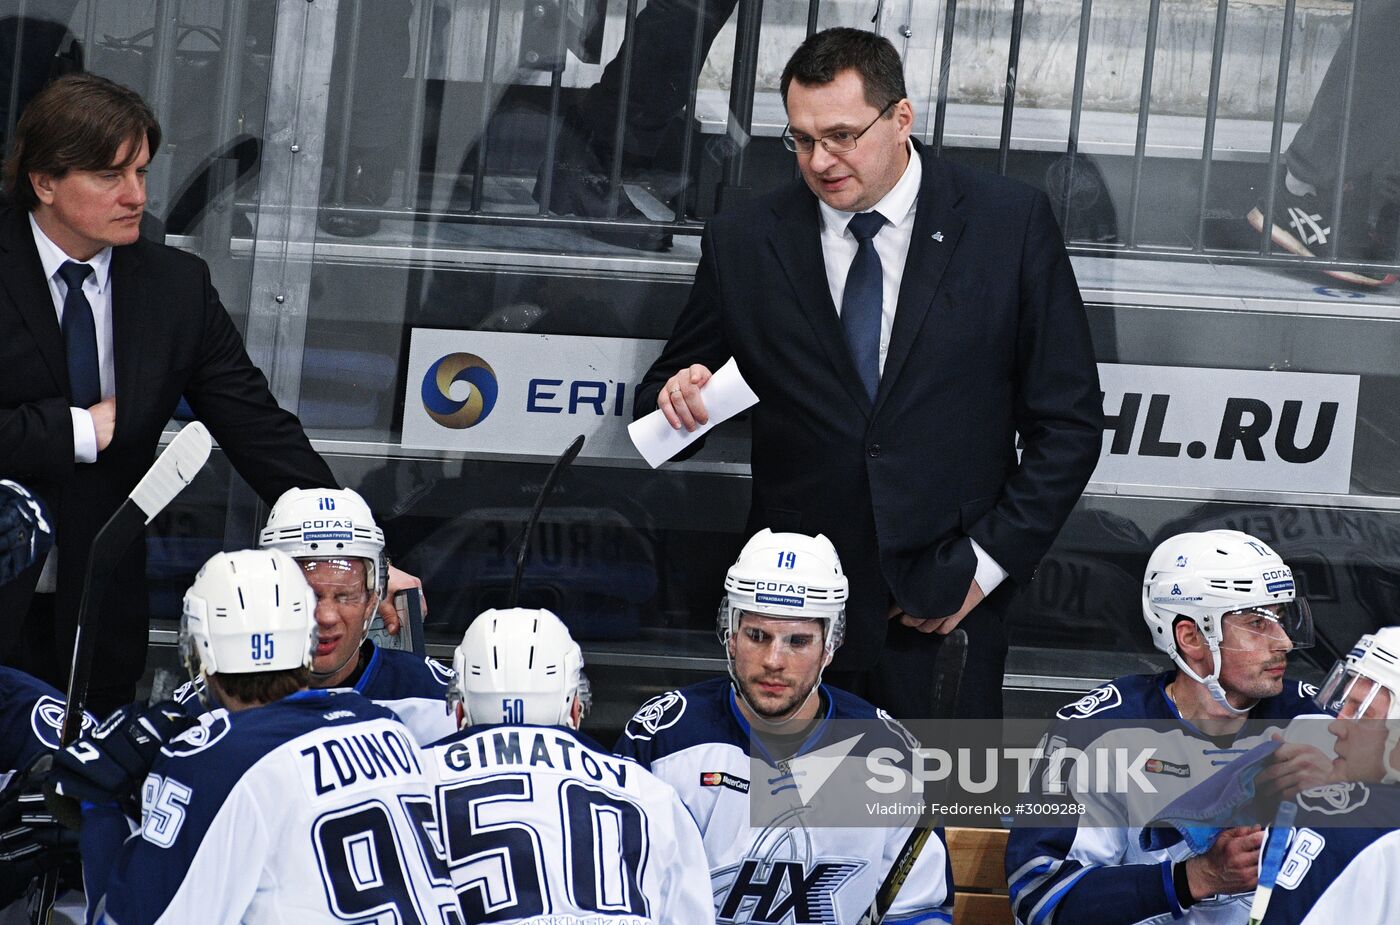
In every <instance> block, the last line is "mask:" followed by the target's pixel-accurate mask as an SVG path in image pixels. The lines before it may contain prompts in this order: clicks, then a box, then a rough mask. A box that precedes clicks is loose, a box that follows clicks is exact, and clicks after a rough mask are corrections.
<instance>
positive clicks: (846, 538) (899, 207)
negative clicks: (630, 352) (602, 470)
mask: <svg viewBox="0 0 1400 925" xmlns="http://www.w3.org/2000/svg"><path fill="white" fill-rule="evenodd" d="M782 90H783V99H784V102H785V104H786V107H787V115H788V120H789V126H788V129H787V130H786V131H785V132H784V142H785V143H786V144H787V147H788V148H789V150H791V151H793V152H794V153H795V154H796V158H797V166H798V168H799V171H800V173H801V175H802V176H801V180H795V181H793V182H792V183H790V184H787V185H785V186H783V187H781V188H779V189H777V190H775V191H773V192H771V193H769V194H768V195H766V196H763V197H760V198H758V199H755V200H753V201H751V202H748V203H744V204H743V205H741V206H739V207H738V208H735V209H732V210H730V211H727V212H725V213H723V214H721V215H718V216H716V217H715V218H713V219H712V220H711V221H710V223H709V225H708V227H707V228H706V231H705V235H704V239H703V244H702V252H701V258H700V265H699V267H698V268H697V270H696V274H695V283H694V287H693V288H692V290H691V295H690V299H689V302H688V303H687V305H686V307H685V309H684V310H683V311H682V313H681V315H680V317H679V318H678V320H677V322H676V326H675V329H674V330H673V332H672V334H671V338H670V340H669V341H668V342H667V345H666V348H665V350H664V351H663V353H662V355H661V356H660V358H658V360H657V361H656V363H655V364H653V365H652V367H651V369H650V370H649V371H648V373H647V375H646V377H645V379H644V380H643V383H642V386H641V387H640V388H639V390H638V392H637V401H636V412H637V414H639V415H640V414H644V413H647V412H649V411H651V410H653V409H655V408H658V407H659V408H660V409H661V411H662V412H663V413H664V414H665V415H666V417H667V418H668V420H669V421H670V422H671V424H672V426H674V427H678V428H679V427H685V428H688V429H693V428H694V426H695V425H696V423H697V422H704V421H705V420H706V411H705V403H704V400H703V398H702V395H701V388H702V387H703V386H704V385H705V383H706V382H707V381H708V379H709V377H710V371H711V370H713V369H717V368H718V367H719V366H720V365H721V364H723V363H724V362H725V361H727V360H728V359H729V358H730V357H734V358H735V359H736V360H737V361H738V366H739V369H740V371H741V372H742V373H743V375H744V377H745V379H747V381H748V382H749V384H750V385H751V386H752V387H753V389H754V391H755V392H756V393H757V395H758V397H759V404H758V406H757V407H756V408H755V409H754V416H753V455H752V468H753V501H752V506H751V508H750V514H749V524H748V529H749V531H750V532H753V531H756V530H758V529H760V528H763V527H769V528H771V529H773V530H782V531H800V532H803V533H824V534H826V535H827V536H828V537H829V538H830V539H831V541H832V542H833V543H834V544H835V545H836V548H837V549H839V550H841V558H842V560H843V562H845V564H846V573H847V575H848V576H849V577H850V580H851V597H850V604H849V607H848V616H847V619H848V621H849V625H850V630H849V632H848V635H847V643H846V646H845V647H844V648H843V650H842V653H841V655H840V656H839V657H838V660H837V662H836V663H835V664H834V665H833V666H832V667H833V669H835V670H836V672H837V673H836V674H833V678H834V679H836V681H837V683H839V684H840V685H841V686H843V687H846V688H847V689H850V690H854V691H855V692H856V693H858V694H860V695H861V696H864V697H866V699H868V700H870V701H871V702H872V703H874V704H876V705H877V706H882V707H885V708H886V709H888V710H889V711H890V712H892V713H894V714H895V715H896V716H900V717H905V718H909V717H917V716H926V715H928V713H929V712H930V711H931V709H932V705H931V703H932V696H931V694H932V691H931V688H932V683H931V677H930V676H931V668H932V663H933V658H934V655H935V654H936V653H937V651H938V648H939V646H940V644H941V642H942V639H943V638H944V637H945V636H946V634H947V633H950V632H951V631H952V630H953V629H954V628H955V627H957V626H959V625H961V626H963V627H964V628H965V629H966V631H967V633H968V637H969V657H968V663H967V669H966V673H965V675H964V683H963V688H962V695H961V697H960V702H959V705H958V707H957V713H958V715H960V716H1000V715H1001V681H1002V674H1003V669H1004V664H1005V657H1006V648H1007V641H1006V635H1005V632H1004V630H1003V628H1002V614H1003V613H1004V611H1005V608H1006V604H1007V601H1008V599H1009V596H1010V588H1008V587H1005V586H1004V585H1003V579H1005V578H1007V577H1008V576H1009V577H1010V578H1012V579H1013V580H1015V581H1020V582H1024V581H1027V580H1029V579H1030V578H1031V576H1032V573H1033V571H1034V569H1035V566H1036V563H1037V562H1038V561H1039V560H1040V558H1041V556H1042V555H1044V553H1045V551H1046V549H1047V548H1048V547H1049V546H1050V543H1051V542H1052V540H1053V539H1054V537H1055V534H1056V533H1057V532H1058V531H1059V529H1060V527H1061V525H1062V524H1063V523H1064V520H1065V518H1066V517H1067V516H1068V514H1069V512H1070V509H1071V508H1072V507H1073V506H1074V504H1075V501H1076V500H1077V499H1078V497H1079V494H1080V492H1081V491H1082V490H1083V488H1084V485H1085V484H1086V483H1087V481H1088V479H1089V476H1090V473H1091V472H1092V471H1093V468H1094V465H1095V463H1096V461H1097V458H1098V455H1099V451H1100V444H1101V439H1102V438H1101V434H1102V426H1103V421H1102V417H1103V411H1102V405H1101V399H1100V396H1099V385H1098V375H1097V371H1096V368H1095V365H1094V356H1093V348H1092V345H1091V343H1090V339H1089V329H1088V323H1087V321H1086V319H1085V314H1084V306H1083V303H1082V301H1081V300H1080V296H1079V290H1078V286H1077V284H1076V283H1075V279H1074V272H1073V270H1072V269H1071V267H1070V262H1069V257H1068V255H1067V254H1066V253H1065V247H1064V242H1063V239H1062V238H1061V235H1060V231H1059V229H1058V227H1057V226H1056V224H1055V221H1054V218H1053V217H1052V215H1051V211H1050V203H1049V200H1048V199H1047V198H1046V196H1045V195H1044V194H1043V193H1041V192H1038V191H1036V190H1034V189H1031V188H1029V187H1026V186H1024V185H1022V184H1019V183H1016V182H1013V181H1010V180H1007V179H1004V178H1001V177H997V176H994V175H991V174H988V173H986V172H983V171H979V170H974V169H970V168H966V167H962V166H959V165H956V164H952V163H949V162H946V161H943V160H940V159H938V158H935V157H934V156H933V155H932V153H931V152H930V151H929V150H928V149H926V148H924V147H923V146H922V145H920V144H918V143H917V142H915V141H913V140H912V139H911V138H910V134H911V130H912V128H913V125H914V109H913V106H912V105H911V104H910V102H909V100H908V99H907V98H906V93H905V89H904V74H903V66H902V64H901V62H900V60H899V54H898V52H896V51H895V49H894V47H893V46H892V45H891V44H890V43H889V42H888V41H886V40H885V39H883V38H881V37H880V36H878V35H875V34H873V33H869V32H864V31H861V30H856V29H845V28H838V29H829V30H826V31H824V32H819V33H816V34H815V35H813V36H811V37H810V38H808V39H807V40H806V41H805V42H804V43H803V44H802V45H801V46H800V47H799V48H798V49H797V51H796V52H795V53H794V54H793V56H792V58H791V60H789V62H788V64H787V67H786V68H785V70H784V73H783V78H782ZM1018 435H1019V436H1020V438H1021V440H1022V441H1023V443H1024V448H1023V450H1022V452H1021V454H1020V457H1019V459H1018V457H1017V451H1016V438H1017V436H1018Z"/></svg>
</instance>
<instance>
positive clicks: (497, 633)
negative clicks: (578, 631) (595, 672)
mask: <svg viewBox="0 0 1400 925" xmlns="http://www.w3.org/2000/svg"><path fill="white" fill-rule="evenodd" d="M453 664H454V666H455V667H456V669H457V676H456V680H455V681H454V682H453V685H452V692H451V703H452V705H453V713H454V715H455V717H456V719H457V721H458V722H459V723H460V724H461V730H460V731H459V732H457V733H455V734H453V735H451V736H448V737H447V738H445V739H443V740H441V741H440V742H437V743H435V744H433V745H432V746H430V747H429V748H427V749H426V750H425V752H424V756H425V763H426V764H428V765H429V766H430V767H431V768H433V769H434V771H435V773H436V775H437V777H438V780H439V785H438V788H437V814H438V816H437V818H438V825H439V831H440V832H441V840H442V842H443V844H444V845H445V846H446V850H447V863H448V865H449V866H450V868H451V870H452V882H453V886H454V888H455V889H456V890H457V893H458V896H459V899H460V901H461V911H462V916H463V919H464V920H465V921H467V922H484V921H491V922H500V923H508V922H523V921H537V920H540V917H541V916H547V917H549V918H550V920H551V921H555V920H556V917H557V920H558V921H561V922H562V921H570V922H582V921H589V922H603V921H611V920H617V921H619V922H623V921H625V922H628V923H632V925H647V923H656V925H692V923H702V925H703V923H712V922H713V921H714V909H713V906H712V904H711V902H710V894H709V889H708V887H707V884H708V882H709V881H708V878H707V876H706V873H707V867H706V864H705V851H704V848H703V846H702V845H701V843H700V834H699V832H698V831H696V828H695V822H694V820H692V819H691V818H690V815H689V814H688V813H687V812H686V810H685V807H684V806H682V805H681V802H680V799H679V798H678V797H677V796H676V792H675V790H673V789H672V788H671V786H670V785H669V784H666V783H663V782H662V781H660V780H658V779H657V778H656V777H654V776H653V775H652V774H650V773H648V772H647V771H645V770H643V769H642V768H640V767H638V766H637V765H636V764H635V763H634V762H631V761H626V760H624V759H621V758H618V757H617V756H615V755H610V754H608V753H607V752H606V751H604V750H603V749H601V748H599V747H598V746H597V745H596V744H594V743H593V741H592V740H591V739H589V738H587V737H586V736H584V735H582V734H581V733H580V732H578V727H579V723H580V722H581V720H582V718H583V715H584V713H585V712H586V708H587V700H588V690H587V680H586V678H584V676H583V655H582V653H581V652H580V651H579V647H578V644H577V643H575V642H574V640H573V639H572V638H571V637H570V636H569V631H568V629H567V628H566V627H565V626H564V624H563V623H562V622H561V621H560V620H559V618H558V617H556V616H555V615H554V614H553V613H551V612H549V611H548V610H527V609H525V608H510V609H506V610H488V611H486V612H485V613H483V614H481V615H480V616H478V617H477V618H476V620H474V621H473V622H472V625H471V626H470V627H468V628H467V632H466V635H465V636H464V637H463V638H462V643H461V645H459V646H458V647H457V651H456V653H455V655H454V657H453Z"/></svg>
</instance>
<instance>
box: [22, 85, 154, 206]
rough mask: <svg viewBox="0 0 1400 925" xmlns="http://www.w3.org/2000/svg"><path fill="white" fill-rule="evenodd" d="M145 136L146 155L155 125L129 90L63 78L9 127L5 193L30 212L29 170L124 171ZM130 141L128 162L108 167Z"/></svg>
mask: <svg viewBox="0 0 1400 925" xmlns="http://www.w3.org/2000/svg"><path fill="white" fill-rule="evenodd" d="M143 136H144V137H145V139H146V144H147V145H148V146H149V148H150V154H151V156H152V157H155V154H156V150H157V149H159V148H160V125H159V124H158V123H157V122H156V117H155V115H154V114H153V113H152V112H151V108H150V107H149V106H147V105H146V102H145V101H144V100H142V99H141V97H140V96H139V95H138V94H137V93H136V91H134V90H129V89H127V88H126V87H123V86H122V85H121V84H117V83H113V82H112V81H110V80H108V79H107V78H105V77H98V76H97V75H96V74H68V75H65V76H63V77H60V78H58V79H57V80H55V81H53V82H52V83H50V84H49V85H48V86H46V87H45V88H44V89H42V90H40V91H39V93H38V95H37V96H35V97H34V99H32V100H30V102H29V105H28V106H26V107H25V110H24V113H23V115H21V116H20V119H19V124H18V125H16V126H15V144H14V149H13V150H12V152H11V154H10V157H9V159H8V160H7V161H6V162H5V192H6V193H7V194H8V195H9V197H10V201H11V202H13V203H14V204H15V205H17V206H19V207H20V208H21V209H24V210H25V211H28V212H32V211H34V209H35V208H37V207H38V205H39V198H38V196H36V195H35V193H34V186H33V184H31V183H30V182H29V174H30V173H32V172H38V173H46V174H50V175H52V176H55V177H62V176H65V175H66V174H67V173H68V172H69V171H70V170H106V169H107V168H108V167H126V166H129V164H130V163H131V161H134V160H135V159H136V155H137V152H138V150H139V149H140V139H141V138H142V137H143ZM127 142H132V145H131V153H130V159H129V160H128V161H127V162H126V163H123V164H116V163H114V162H115V161H116V159H117V152H118V151H120V150H121V147H122V145H124V144H126V143H127Z"/></svg>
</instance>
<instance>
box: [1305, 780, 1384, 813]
mask: <svg viewBox="0 0 1400 925" xmlns="http://www.w3.org/2000/svg"><path fill="white" fill-rule="evenodd" d="M1294 799H1295V800H1296V801H1297V803H1298V808H1299V809H1301V810H1303V811H1305V812H1307V811H1312V812H1315V813H1322V814H1323V815H1324V816H1340V815H1343V814H1344V813H1349V812H1351V811H1352V810H1355V809H1360V808H1361V807H1363V806H1365V805H1366V803H1367V801H1369V800H1370V799H1371V788H1369V787H1367V786H1366V785H1365V784H1362V783H1357V782H1355V781H1353V782H1351V783H1346V784H1324V785H1323V786H1321V787H1314V788H1312V789H1311V790H1304V791H1303V792H1302V793H1300V794H1298V796H1297V797H1295V798H1294Z"/></svg>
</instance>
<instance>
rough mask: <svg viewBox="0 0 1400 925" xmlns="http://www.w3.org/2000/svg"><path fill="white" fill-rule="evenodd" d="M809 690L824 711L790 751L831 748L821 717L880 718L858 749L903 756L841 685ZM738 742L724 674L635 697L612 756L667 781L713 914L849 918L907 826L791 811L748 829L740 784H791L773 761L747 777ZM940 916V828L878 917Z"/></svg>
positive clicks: (770, 924) (756, 918) (789, 922)
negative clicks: (845, 821)
mask: <svg viewBox="0 0 1400 925" xmlns="http://www.w3.org/2000/svg"><path fill="white" fill-rule="evenodd" d="M821 690H822V692H823V694H824V695H825V699H826V704H827V711H826V713H825V715H824V717H823V718H822V720H821V722H819V723H818V725H817V728H816V729H815V730H814V731H813V732H812V733H811V735H810V736H809V737H808V738H807V740H806V741H805V742H804V743H803V746H802V748H801V749H799V751H798V754H797V756H794V757H800V756H801V755H803V754H807V753H810V752H813V751H818V750H820V749H822V748H824V747H826V746H828V745H830V744H832V743H831V741H830V739H831V735H830V734H829V728H830V722H829V721H830V720H833V719H868V720H875V719H877V718H878V719H881V720H883V722H882V723H879V724H875V723H872V724H871V725H872V727H874V728H875V729H877V730H879V731H878V732H874V733H871V734H867V735H866V736H865V737H863V739H862V742H861V748H863V749H867V750H869V749H874V748H878V747H893V748H896V749H899V750H901V751H905V752H907V748H908V742H907V741H905V739H904V738H903V737H902V736H901V735H900V733H899V732H897V731H896V726H895V724H894V721H893V720H891V719H889V718H888V715H887V714H884V713H883V712H882V711H876V709H875V708H874V707H873V706H871V705H870V704H868V703H866V702H865V701H864V700H861V699H860V698H859V697H856V696H854V695H852V694H848V693H846V692H845V691H841V690H837V689H835V688H831V687H827V686H823V687H822V688H821ZM904 735H907V733H905V734H904ZM749 738H750V736H749V726H748V723H747V722H746V721H745V720H744V718H743V716H742V714H740V713H739V710H738V708H737V707H736V706H735V704H734V697H733V693H732V685H731V684H730V681H729V679H728V678H716V679H714V680H711V681H704V682H701V683H700V684H696V685H693V686H691V687H687V688H685V689H684V690H679V691H671V692H669V693H666V694H662V695H661V696H659V697H655V698H653V699H652V700H650V701H648V702H647V703H646V704H643V705H642V707H641V709H640V710H638V711H637V713H636V715H635V716H633V717H632V720H631V721H630V722H629V723H628V724H627V727H626V729H625V730H624V732H623V735H622V738H621V739H619V740H618V744H617V752H618V753H619V754H623V755H627V756H630V757H635V758H636V759H637V761H638V762H640V763H641V764H643V765H644V766H646V767H649V768H651V770H652V771H653V773H655V774H656V776H657V777H660V778H661V779H662V780H664V781H667V782H668V783H670V784H671V785H672V786H674V787H675V788H676V792H677V793H679V794H680V797H681V800H682V801H683V802H684V803H685V805H686V808H688V809H689V810H690V814H691V815H692V816H694V817H695V821H696V822H697V823H698V824H699V825H700V830H701V832H702V834H703V836H704V840H705V853H706V855H707V857H708V858H709V865H710V881H711V882H710V887H711V891H712V894H713V901H714V904H715V912H716V916H715V918H716V921H718V922H721V923H725V925H732V923H740V922H743V923H756V925H757V923H762V925H854V923H855V922H857V921H859V920H860V918H861V916H862V915H864V914H865V912H866V910H867V909H868V908H869V907H870V904H871V903H872V901H873V900H874V899H875V892H876V890H877V889H878V888H879V886H880V883H881V882H882V881H883V880H884V878H885V874H886V873H888V871H889V869H890V867H891V866H892V864H893V862H894V859H895V857H896V856H898V854H899V851H900V849H901V848H902V847H903V846H904V843H905V841H906V840H907V838H908V836H909V833H910V831H911V830H912V826H910V825H903V826H890V827H875V826H872V827H861V828H856V827H846V826H843V827H834V826H825V827H824V826H816V825H804V824H802V821H801V819H800V813H794V814H789V815H788V817H787V818H784V819H777V820H771V821H769V822H768V824H760V825H754V824H752V821H751V819H750V804H749V790H750V788H751V786H758V787H769V788H770V789H772V788H776V789H777V790H783V789H786V790H794V789H795V788H794V785H793V783H792V775H791V774H790V773H784V772H783V771H781V770H780V769H778V768H777V767H774V768H773V775H772V777H771V778H769V779H767V780H764V781H754V782H751V781H750V780H749V776H750V759H749ZM783 781H785V782H783ZM775 782H776V783H775ZM774 792H776V790H775V791H774ZM952 911H953V876H952V868H951V866H950V865H949V862H948V852H947V846H946V843H945V842H944V840H943V832H942V830H940V829H935V830H934V835H933V837H930V838H929V840H928V842H927V843H926V844H925V846H924V849H923V852H922V853H921V854H920V855H919V858H918V860H917V861H916V862H915V865H914V868H913V869H912V870H911V871H910V873H909V876H908V879H907V880H905V882H904V886H903V888H902V889H901V890H900V892H899V895H898V897H897V899H896V901H895V903H894V905H893V906H892V907H891V909H890V910H889V913H888V914H887V916H886V918H885V921H886V922H887V923H890V925H895V923H914V922H950V921H952Z"/></svg>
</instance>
